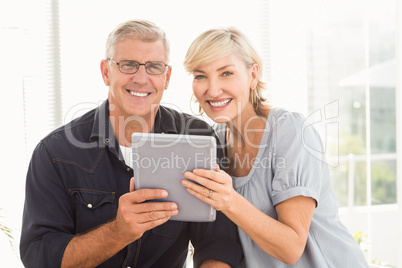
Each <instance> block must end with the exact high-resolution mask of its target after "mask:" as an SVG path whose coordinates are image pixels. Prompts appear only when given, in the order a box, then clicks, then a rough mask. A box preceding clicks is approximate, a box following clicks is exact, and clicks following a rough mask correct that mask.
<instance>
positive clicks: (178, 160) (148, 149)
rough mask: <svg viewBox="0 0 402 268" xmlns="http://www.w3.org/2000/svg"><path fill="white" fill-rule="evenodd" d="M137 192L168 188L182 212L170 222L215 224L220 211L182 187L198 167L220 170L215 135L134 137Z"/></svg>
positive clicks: (151, 135)
mask: <svg viewBox="0 0 402 268" xmlns="http://www.w3.org/2000/svg"><path fill="white" fill-rule="evenodd" d="M132 147H133V155H132V159H133V169H134V180H135V189H143V188H150V189H164V190H166V191H167V192H168V193H169V194H168V197H167V198H163V199H158V200H157V201H172V202H175V203H176V204H177V206H178V210H179V213H178V214H177V215H175V216H172V217H171V218H170V220H176V221H189V222H211V221H214V220H215V218H216V210H215V209H214V208H213V207H212V206H210V205H208V204H207V203H205V202H203V201H201V200H199V199H198V198H196V197H194V196H193V195H191V194H190V193H189V192H188V191H187V188H186V187H184V186H183V185H182V184H181V181H182V180H183V179H185V177H184V175H183V174H184V172H186V171H193V170H194V169H195V168H203V169H210V170H215V169H216V162H217V159H216V140H215V138H214V137H211V136H200V135H177V134H155V133H134V134H132Z"/></svg>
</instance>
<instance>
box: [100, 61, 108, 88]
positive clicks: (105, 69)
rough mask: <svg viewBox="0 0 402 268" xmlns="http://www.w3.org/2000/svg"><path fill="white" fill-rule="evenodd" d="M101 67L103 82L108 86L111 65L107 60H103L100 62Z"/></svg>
mask: <svg viewBox="0 0 402 268" xmlns="http://www.w3.org/2000/svg"><path fill="white" fill-rule="evenodd" d="M100 68H101V73H102V78H103V82H104V83H105V85H106V86H110V80H109V72H110V69H109V68H110V65H109V62H108V61H107V60H102V61H101V64H100Z"/></svg>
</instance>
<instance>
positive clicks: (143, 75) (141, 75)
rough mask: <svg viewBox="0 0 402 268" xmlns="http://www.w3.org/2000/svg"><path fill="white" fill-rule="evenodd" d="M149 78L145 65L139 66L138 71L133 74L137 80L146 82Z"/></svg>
mask: <svg viewBox="0 0 402 268" xmlns="http://www.w3.org/2000/svg"><path fill="white" fill-rule="evenodd" d="M147 79H148V73H147V71H146V70H145V66H144V65H140V66H138V71H137V72H136V73H135V74H134V75H133V80H134V81H136V82H145V81H146V80H147Z"/></svg>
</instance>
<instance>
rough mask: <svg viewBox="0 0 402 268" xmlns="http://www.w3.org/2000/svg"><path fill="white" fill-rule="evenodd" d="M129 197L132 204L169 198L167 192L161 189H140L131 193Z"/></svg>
mask: <svg viewBox="0 0 402 268" xmlns="http://www.w3.org/2000/svg"><path fill="white" fill-rule="evenodd" d="M126 195H127V197H126V198H127V201H128V202H130V203H133V204H134V203H142V202H144V201H147V200H153V199H163V198H166V197H167V196H168V192H167V191H166V190H161V189H140V190H135V191H133V192H130V193H128V194H126Z"/></svg>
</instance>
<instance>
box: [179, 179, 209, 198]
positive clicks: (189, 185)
mask: <svg viewBox="0 0 402 268" xmlns="http://www.w3.org/2000/svg"><path fill="white" fill-rule="evenodd" d="M181 183H182V185H183V186H184V187H186V188H187V189H191V190H193V191H194V192H197V193H199V194H200V195H203V196H207V197H208V195H209V191H210V189H212V190H213V191H215V192H216V190H215V188H209V187H204V186H202V185H199V184H197V183H194V182H192V181H189V180H182V182H181ZM211 187H212V186H211Z"/></svg>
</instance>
